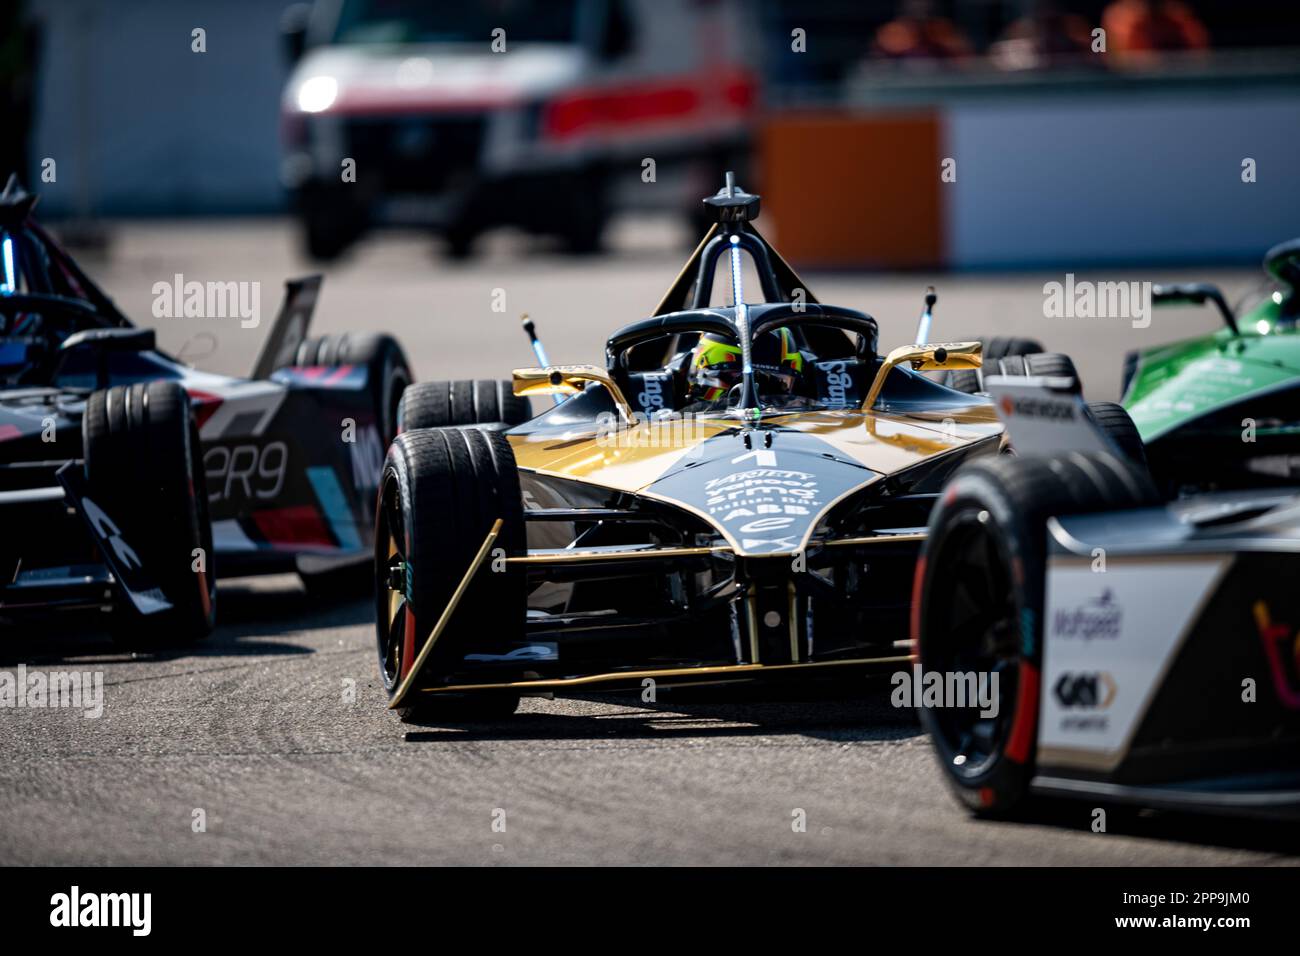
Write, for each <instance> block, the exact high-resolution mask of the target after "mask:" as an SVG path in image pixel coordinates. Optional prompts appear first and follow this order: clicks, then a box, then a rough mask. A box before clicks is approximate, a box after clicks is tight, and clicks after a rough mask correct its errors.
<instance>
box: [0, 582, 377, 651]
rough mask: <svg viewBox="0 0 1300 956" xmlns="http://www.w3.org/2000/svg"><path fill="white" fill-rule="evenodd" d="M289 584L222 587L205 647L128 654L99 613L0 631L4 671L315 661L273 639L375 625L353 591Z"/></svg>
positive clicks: (229, 584) (369, 610)
mask: <svg viewBox="0 0 1300 956" xmlns="http://www.w3.org/2000/svg"><path fill="white" fill-rule="evenodd" d="M285 582H286V583H285V584H284V586H282V587H281V586H267V585H266V584H265V583H264V582H258V583H257V584H256V585H254V584H253V583H251V582H247V581H240V580H238V579H236V580H234V581H231V582H222V584H221V585H220V586H219V590H218V594H217V628H216V630H214V631H213V632H212V634H211V635H209V636H208V637H207V638H206V639H204V640H202V641H199V642H197V643H194V644H190V645H185V646H181V647H171V648H161V649H158V650H131V649H126V648H123V647H122V646H120V645H119V644H117V643H115V642H114V641H113V639H112V638H111V637H110V636H109V630H108V623H107V620H106V615H104V614H103V613H99V612H95V613H85V614H74V615H66V616H54V617H51V618H48V619H46V620H44V621H42V622H40V624H39V625H36V626H34V627H30V626H29V627H23V628H12V629H8V630H6V631H0V667H12V666H16V665H17V664H20V663H21V664H28V665H36V664H54V663H58V662H60V661H71V660H78V659H84V658H94V659H95V660H97V661H99V662H102V663H113V662H127V661H172V660H178V659H185V658H222V657H256V656H264V657H274V656H284V655H299V654H312V653H315V651H314V649H313V648H311V647H308V646H305V645H303V644H298V643H292V642H290V641H284V640H276V639H274V636H275V635H278V634H281V633H282V632H285V631H298V630H303V631H306V630H311V629H317V628H331V627H346V626H353V625H358V624H365V623H368V622H370V621H371V620H372V619H373V616H374V609H373V606H372V605H371V602H370V600H369V598H368V597H365V598H363V597H359V596H357V595H356V593H355V591H354V590H353V589H342V590H341V591H340V592H339V593H338V594H337V595H336V596H331V595H329V594H322V593H319V592H314V593H312V592H308V591H307V590H306V589H304V588H303V587H302V586H301V585H298V584H297V583H296V582H294V581H293V580H292V579H290V578H285ZM277 584H278V582H277Z"/></svg>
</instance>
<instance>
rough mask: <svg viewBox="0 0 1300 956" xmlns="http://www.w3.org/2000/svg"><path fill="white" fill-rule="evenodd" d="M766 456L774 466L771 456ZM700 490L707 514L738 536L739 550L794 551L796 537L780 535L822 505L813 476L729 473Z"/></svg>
mask: <svg viewBox="0 0 1300 956" xmlns="http://www.w3.org/2000/svg"><path fill="white" fill-rule="evenodd" d="M751 454H752V453H751ZM768 454H769V455H771V459H772V460H773V461H775V459H776V455H775V454H772V453H771V452H769V453H768ZM740 457H741V458H744V457H748V456H744V455H742V456H740ZM704 490H705V492H706V493H707V495H708V497H707V498H706V499H705V502H704V507H705V508H706V509H707V510H708V512H709V515H710V516H711V517H713V518H715V519H716V520H718V521H720V522H721V523H722V524H723V525H724V526H725V527H726V528H728V529H729V530H734V531H736V532H737V533H739V534H740V535H741V546H742V547H743V548H745V549H746V550H749V549H753V548H761V549H763V550H786V549H790V550H792V549H794V548H796V547H798V544H799V536H798V535H793V534H788V535H782V534H780V532H783V531H788V530H789V529H791V528H793V527H795V526H796V525H797V524H800V519H805V520H806V519H807V517H808V516H810V515H812V514H815V513H816V511H817V510H818V509H819V508H820V507H821V504H822V500H821V497H822V496H821V492H820V491H819V489H818V487H817V476H816V475H814V474H813V473H812V472H809V471H787V470H784V469H780V468H752V469H749V470H747V471H733V472H731V473H730V474H727V475H723V476H722V477H720V478H713V479H711V480H709V481H707V482H705V484H704ZM760 535H761V536H762V537H759V536H760Z"/></svg>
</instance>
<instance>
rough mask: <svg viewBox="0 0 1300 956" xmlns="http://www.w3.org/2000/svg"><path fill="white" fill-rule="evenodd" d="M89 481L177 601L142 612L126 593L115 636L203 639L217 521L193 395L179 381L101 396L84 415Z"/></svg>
mask: <svg viewBox="0 0 1300 956" xmlns="http://www.w3.org/2000/svg"><path fill="white" fill-rule="evenodd" d="M82 442H83V446H84V449H85V475H86V481H87V483H88V485H89V487H90V489H91V492H92V493H93V494H94V495H95V498H96V500H97V501H99V502H100V503H101V504H102V505H103V506H104V508H105V509H106V510H107V511H108V514H109V515H110V516H111V517H112V518H113V519H114V520H115V521H117V522H118V523H120V525H121V533H122V537H123V538H124V540H125V541H126V542H127V543H128V544H129V545H130V547H131V548H132V550H133V551H134V552H135V553H136V555H137V556H138V559H139V562H140V564H141V566H142V567H143V568H144V570H145V571H146V573H147V574H148V575H149V576H150V577H151V578H152V579H153V580H155V581H156V582H157V586H158V589H159V590H160V591H161V592H162V595H163V597H164V598H166V599H167V602H168V603H169V604H170V605H171V607H170V609H168V610H164V611H159V612H156V613H154V614H149V615H144V614H140V613H137V612H136V610H135V607H134V605H133V604H132V603H131V601H130V599H129V598H128V597H127V596H126V595H125V594H123V595H120V598H121V599H120V601H119V602H118V606H117V608H116V609H115V614H114V627H113V637H114V639H115V640H117V641H118V642H119V643H122V644H124V645H126V646H128V647H133V648H141V649H155V648H160V647H165V646H170V645H184V644H189V643H192V642H194V641H197V640H199V639H200V638H202V637H205V636H207V634H208V633H209V632H210V631H211V630H212V627H213V624H214V622H215V619H216V600H217V590H216V576H215V574H214V573H213V566H212V563H213V558H214V555H213V547H212V524H211V521H210V520H209V517H208V495H207V487H206V484H205V481H204V471H203V452H202V448H201V447H200V445H199V436H198V430H197V429H196V427H195V424H194V416H193V415H192V414H191V412H190V400H189V396H188V395H187V394H186V393H185V390H184V389H183V388H181V387H180V386H179V385H178V384H176V383H175V382H161V381H160V382H148V383H144V382H139V383H136V384H134V385H118V386H115V387H113V388H109V389H104V390H102V391H98V392H94V393H93V394H92V395H91V396H90V398H89V399H88V400H87V402H86V412H85V417H84V418H83V419H82Z"/></svg>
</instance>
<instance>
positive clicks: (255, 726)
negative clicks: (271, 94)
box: [0, 221, 1300, 865]
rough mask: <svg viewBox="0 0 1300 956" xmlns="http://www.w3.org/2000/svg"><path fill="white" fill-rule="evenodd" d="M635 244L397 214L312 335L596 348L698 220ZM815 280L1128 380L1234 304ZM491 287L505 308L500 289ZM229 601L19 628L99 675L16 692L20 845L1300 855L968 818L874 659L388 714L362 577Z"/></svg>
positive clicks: (227, 261) (942, 858)
mask: <svg viewBox="0 0 1300 956" xmlns="http://www.w3.org/2000/svg"><path fill="white" fill-rule="evenodd" d="M615 239H616V242H615V250H616V251H615V252H614V253H613V254H612V255H610V256H607V257H603V258H599V259H591V260H571V259H565V258H562V257H559V256H557V255H554V254H552V253H550V252H548V251H547V250H546V249H545V248H544V247H541V246H538V245H535V244H533V243H530V242H526V241H523V240H522V239H518V238H512V237H509V236H503V237H499V238H497V239H496V240H494V241H492V242H490V243H489V244H488V248H487V250H486V254H485V255H484V257H482V258H480V259H477V260H475V261H473V262H471V263H469V264H467V265H456V266H453V265H450V264H447V263H445V262H443V261H442V260H441V259H439V258H438V256H437V255H436V254H434V253H433V252H432V246H431V244H430V243H429V242H428V241H426V240H425V239H423V238H422V237H418V236H415V237H412V236H392V237H386V238H383V239H381V240H379V241H376V242H373V243H371V244H368V245H367V246H365V247H363V248H362V249H360V250H359V251H358V253H357V254H356V255H354V256H352V257H350V258H349V259H348V260H347V261H346V262H344V263H341V264H340V265H339V266H337V267H331V268H330V269H329V270H328V271H327V280H326V283H325V288H324V295H323V298H322V301H321V303H320V307H319V309H318V312H317V319H316V330H317V331H344V330H375V331H378V330H389V331H393V332H395V333H397V334H398V335H399V336H400V338H401V340H402V341H403V342H404V344H405V346H406V348H407V350H408V352H409V354H410V356H411V358H412V361H413V364H414V366H415V370H416V373H417V376H418V377H420V378H424V379H430V378H448V377H468V376H505V375H506V374H507V373H508V370H509V369H510V368H511V367H512V366H515V365H524V364H529V363H530V361H531V353H530V352H529V350H528V348H527V346H526V343H525V339H524V337H523V336H522V334H521V333H520V332H519V330H518V328H517V316H518V313H519V312H520V311H527V312H529V313H531V314H532V316H533V317H534V318H535V319H536V320H537V322H538V325H539V328H540V330H541V333H542V335H543V337H544V339H545V341H546V343H547V346H548V349H549V351H550V356H551V358H552V360H553V361H556V362H576V361H600V358H601V348H602V346H603V343H604V339H605V336H606V335H607V334H608V333H609V332H610V331H611V330H612V329H613V328H614V327H616V326H617V325H619V324H622V323H623V322H626V321H631V320H633V319H635V318H638V317H641V315H642V314H643V313H644V312H645V311H647V310H648V309H649V308H651V307H652V306H653V305H654V303H655V302H656V301H657V299H658V297H659V295H660V293H661V292H662V290H663V289H664V288H665V287H666V285H667V284H668V282H669V281H670V280H671V279H672V277H673V276H674V275H675V274H676V271H677V268H678V267H679V265H680V261H681V259H682V257H683V253H682V248H683V246H684V245H685V244H686V241H687V240H686V237H685V236H684V235H679V234H677V233H676V232H675V231H674V229H673V228H672V227H671V226H670V225H668V224H661V225H657V226H655V227H654V228H653V229H651V230H650V231H649V232H648V233H646V234H640V233H634V232H633V231H632V230H631V229H630V228H628V226H627V225H624V226H622V227H621V228H620V229H619V230H618V231H617V232H616V236H615ZM83 261H84V262H85V263H86V265H87V266H88V267H89V268H90V270H91V272H92V274H94V275H96V276H97V277H100V278H101V279H102V282H103V284H104V285H105V287H106V288H107V289H108V290H109V291H110V293H111V294H113V295H114V296H115V297H116V298H117V300H118V302H119V304H120V305H121V306H123V308H124V309H125V310H126V311H127V312H128V314H131V315H133V316H135V317H138V318H139V319H140V320H141V321H142V322H145V321H147V320H148V317H149V315H150V306H151V303H152V301H153V293H152V291H151V290H152V286H153V283H155V282H158V281H171V280H172V277H173V276H174V274H176V273H181V274H182V275H183V276H184V277H185V279H186V280H199V281H207V280H218V281H232V280H233V281H257V282H260V283H262V303H261V307H262V314H263V321H264V322H266V321H269V317H270V316H271V315H272V314H273V311H274V308H275V300H276V298H277V297H278V289H279V284H280V282H281V281H282V280H283V278H284V277H285V276H286V275H291V274H301V273H302V272H304V271H307V270H308V269H309V266H307V265H306V264H305V263H303V262H302V261H301V260H299V259H298V258H297V256H296V253H295V252H294V244H293V239H292V234H291V232H290V231H289V229H288V228H287V225H286V224H285V223H282V222H277V221H267V222H257V223H251V224H250V223H234V224H232V223H187V224H183V225H172V224H156V225H155V224H131V225H127V226H122V227H121V228H119V229H118V230H117V231H116V232H115V234H114V243H113V246H112V250H111V254H110V255H109V256H107V257H105V258H104V259H103V260H102V261H96V260H95V259H85V260H83ZM805 278H806V279H807V280H808V282H809V285H810V286H811V287H812V288H813V289H814V290H815V292H816V293H817V294H818V295H819V296H820V297H821V298H822V299H823V300H824V301H833V302H839V303H843V304H846V305H850V306H855V307H858V308H864V309H866V310H867V311H869V312H871V313H872V314H874V315H876V316H877V318H878V319H879V320H880V322H881V328H882V336H881V338H882V342H881V344H882V348H887V347H890V346H893V345H897V344H901V343H903V342H905V341H908V339H909V337H910V335H911V333H912V331H913V329H914V322H915V316H916V313H917V311H918V307H919V304H920V300H921V294H922V291H923V288H924V286H925V285H926V284H927V283H928V282H931V281H937V285H938V287H939V296H940V298H939V305H938V307H937V309H936V325H935V334H934V335H933V336H932V337H933V338H943V339H949V340H951V339H957V338H959V337H961V336H962V335H965V334H972V333H973V334H979V333H990V332H1001V333H1003V334H1025V335H1032V336H1035V337H1038V338H1040V339H1043V340H1044V341H1046V342H1048V344H1049V345H1050V346H1053V347H1055V348H1058V349H1060V350H1062V351H1068V352H1070V353H1071V354H1073V356H1074V357H1075V359H1076V361H1077V362H1078V364H1079V366H1080V369H1081V371H1082V374H1083V377H1084V380H1085V383H1086V384H1087V391H1088V393H1089V395H1090V397H1092V398H1113V397H1115V393H1116V391H1117V390H1118V382H1119V365H1120V360H1121V356H1122V354H1123V351H1124V350H1125V349H1127V348H1132V347H1135V346H1139V345H1144V344H1148V343H1156V342H1161V341H1168V340H1170V339H1173V338H1176V337H1179V336H1180V335H1182V334H1184V333H1186V334H1193V333H1195V332H1199V331H1201V330H1203V329H1207V328H1210V327H1212V326H1213V324H1214V320H1213V319H1212V318H1211V317H1210V316H1208V315H1204V314H1198V313H1196V312H1189V311H1178V312H1170V313H1160V314H1158V316H1157V318H1156V320H1155V322H1154V323H1153V325H1152V326H1151V327H1150V328H1148V329H1145V330H1142V329H1134V328H1132V327H1131V325H1130V324H1129V323H1128V322H1125V321H1123V320H1115V319H1108V320H1091V321H1084V320H1079V321H1074V322H1072V321H1070V320H1049V319H1045V318H1044V317H1043V308H1042V302H1043V295H1042V285H1043V283H1044V282H1046V281H1051V280H1057V281H1060V280H1062V279H1063V275H1062V274H1060V273H1055V274H1048V273H1035V274H1026V275H1014V276H1003V275H999V276H985V275H975V276H948V277H942V276H940V277H936V276H927V275H922V274H916V275H905V276H901V277H899V276H888V277H885V276H876V275H855V274H846V273H839V274H834V275H826V276H818V275H810V276H805ZM1078 278H1080V279H1085V278H1093V279H1096V280H1098V281H1102V280H1117V279H1130V280H1137V281H1143V280H1157V281H1159V280H1189V279H1192V278H1210V279H1214V280H1217V281H1219V282H1221V283H1222V284H1223V285H1224V287H1225V289H1226V290H1228V291H1229V293H1230V294H1235V293H1238V292H1243V291H1245V290H1246V289H1247V288H1248V287H1250V285H1251V284H1252V283H1253V282H1254V274H1253V273H1252V272H1250V271H1247V270H1237V269H1233V270H1221V269H1218V270H1208V271H1200V270H1191V271H1189V270H1180V271H1167V270H1161V271H1158V272H1155V271H1153V272H1150V273H1145V274H1143V273H1125V274H1119V273H1113V272H1110V273H1104V274H1102V273H1096V274H1093V273H1087V272H1085V271H1083V270H1080V273H1079V276H1078ZM497 289H503V290H505V294H506V297H507V299H506V301H507V308H508V311H507V312H506V313H505V314H501V313H496V312H493V311H492V308H491V306H492V302H493V295H494V290H497ZM159 325H160V332H159V336H160V341H161V343H162V345H163V346H164V347H166V348H168V349H171V350H173V351H179V350H181V349H182V348H184V349H185V350H186V352H187V354H190V355H193V356H195V362H196V364H198V365H200V366H201V367H204V368H209V369H214V370H219V371H231V372H238V371H242V370H244V369H246V368H247V367H248V365H249V363H250V362H251V359H252V356H253V355H254V354H255V352H256V349H257V345H258V343H259V342H260V336H261V335H262V334H263V332H264V326H263V327H262V328H259V329H248V330H245V329H241V328H239V326H238V322H237V321H236V320H220V319H204V320H198V319H189V320H160V321H159ZM214 344H215V346H216V349H215V351H209V350H210V349H211V347H212V346H213V345H214ZM204 353H208V354H204ZM219 607H220V617H221V624H220V627H219V629H218V631H217V633H216V634H215V635H213V637H212V638H211V639H210V640H209V641H208V642H206V643H205V644H204V645H202V646H201V647H200V648H198V649H197V650H195V651H194V652H192V653H187V654H166V655H160V656H156V657H151V656H145V657H132V656H130V655H129V654H124V653H122V652H120V651H119V650H117V649H116V648H115V647H114V646H113V645H112V644H111V643H110V642H108V641H107V640H106V639H105V638H103V637H101V636H98V635H97V634H96V633H94V632H93V631H80V630H77V629H72V630H67V631H61V632H54V631H52V630H49V629H44V628H42V629H41V630H40V631H37V632H25V633H19V634H14V633H9V634H3V635H0V637H2V638H3V640H0V668H2V669H6V670H11V671H12V670H13V669H14V668H15V667H16V666H17V665H19V664H26V665H27V666H28V667H31V668H43V669H47V670H54V669H63V670H66V669H77V670H82V671H101V672H102V673H103V675H104V683H105V687H104V712H103V715H102V716H101V717H99V718H98V719H86V718H85V717H83V716H82V714H81V712H79V711H70V710H32V709H14V710H3V711H0V863H4V864H15V863H17V864H41V863H45V864H49V863H53V864H73V863H92V864H97V863H118V864H145V863H161V864H191V863H193V864H204V863H228V864H259V863H264V864H275V863H280V864H302V863H317V864H374V863H402V864H471V865H477V864H486V865H493V864H498V865H499V864H633V865H635V864H668V863H675V864H758V865H765V864H785V863H790V864H864V863H867V864H871V863H875V864H919V865H935V864H954V865H1025V864H1053V865H1056V864H1062V865H1069V864H1097V865H1130V864H1144V865H1152V864H1156V865H1158V864H1175V865H1176V864H1202V865H1204V864H1209V865H1234V864H1287V863H1290V864H1294V863H1297V862H1300V838H1297V836H1296V833H1295V829H1294V828H1292V829H1290V830H1287V829H1284V828H1282V827H1280V826H1278V825H1269V824H1259V823H1242V822H1233V821H1221V820H1215V819H1207V818H1199V817H1194V816H1185V815H1179V814H1158V813H1152V812H1149V811H1134V810H1123V809H1120V808H1116V807H1111V808H1109V812H1108V815H1107V820H1106V822H1107V826H1106V832H1105V833H1095V832H1093V831H1092V829H1091V823H1092V821H1093V806H1092V805H1091V804H1087V803H1046V804H1042V805H1041V806H1040V807H1039V809H1038V810H1036V811H1035V812H1034V814H1033V815H1032V816H1031V817H1030V818H1029V819H1028V820H1027V821H1023V822H1016V823H1001V822H997V823H994V822H987V821H975V820H973V819H971V818H970V817H969V816H968V815H967V814H966V813H965V812H964V811H963V810H961V809H959V808H958V807H957V805H956V804H955V803H954V802H953V801H952V799H951V798H950V796H949V794H948V793H947V792H946V790H945V787H944V783H943V781H942V779H941V776H940V773H939V770H938V768H937V766H936V765H935V762H934V758H933V756H932V754H931V751H930V747H929V745H928V743H927V741H926V739H925V737H924V736H923V735H922V734H921V733H920V729H919V727H918V726H917V724H916V723H915V721H914V720H913V718H912V716H911V715H910V714H909V713H908V712H906V711H899V710H895V709H894V708H892V707H891V706H890V705H889V701H888V685H887V684H884V683H881V682H876V683H874V684H873V683H862V684H859V685H855V686H852V687H848V686H842V685H840V686H836V685H830V686H793V687H781V688H771V689H766V690H762V689H759V690H754V689H751V690H743V689H729V690H708V691H706V690H694V691H691V692H690V693H676V694H674V693H672V692H662V693H661V696H660V700H659V701H658V702H657V703H654V704H648V703H643V702H642V701H641V700H640V699H639V697H637V696H635V695H624V696H618V697H605V698H599V697H582V698H568V699H563V700H553V701H547V700H526V701H525V702H524V704H523V707H522V709H521V712H520V713H519V714H518V715H516V716H515V717H514V718H511V719H510V720H508V721H499V722H486V723H479V724H467V725H463V726H460V727H446V726H425V727H417V726H409V725H403V724H401V723H399V722H398V721H397V720H396V719H395V718H394V717H393V716H392V715H391V714H390V713H388V712H387V711H386V710H385V709H384V700H383V694H382V689H381V687H380V686H379V682H378V677H377V669H376V663H375V653H374V638H373V627H372V624H371V620H370V616H371V611H370V604H369V602H368V601H367V600H365V599H364V597H356V598H350V597H348V596H346V595H340V596H338V597H337V598H335V599H333V600H322V599H319V598H316V597H312V596H309V595H308V594H307V593H306V592H304V591H303V589H302V588H301V587H300V586H299V584H298V583H297V580H296V579H295V578H293V577H281V578H270V579H263V580H258V581H240V582H231V583H229V584H228V585H225V586H223V589H222V592H221V597H220V605H219ZM350 688H354V689H355V698H354V699H350V698H349V695H348V691H349V689H350ZM196 810H199V811H202V815H203V818H204V820H205V824H206V827H205V829H204V832H195V825H194V821H195V819H196V813H195V811H196ZM800 810H801V811H803V812H804V815H805V817H806V827H805V828H804V829H803V832H796V828H795V827H794V826H792V824H793V823H794V821H795V820H796V817H797V811H800ZM503 816H504V821H505V829H504V832H502V831H501V830H500V828H499V824H500V821H501V819H502V817H503ZM494 821H495V822H496V823H497V824H498V825H497V827H496V828H494V826H493V824H494Z"/></svg>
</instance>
